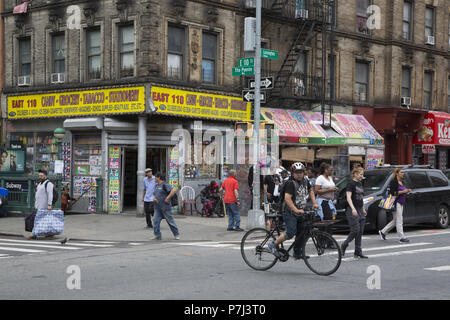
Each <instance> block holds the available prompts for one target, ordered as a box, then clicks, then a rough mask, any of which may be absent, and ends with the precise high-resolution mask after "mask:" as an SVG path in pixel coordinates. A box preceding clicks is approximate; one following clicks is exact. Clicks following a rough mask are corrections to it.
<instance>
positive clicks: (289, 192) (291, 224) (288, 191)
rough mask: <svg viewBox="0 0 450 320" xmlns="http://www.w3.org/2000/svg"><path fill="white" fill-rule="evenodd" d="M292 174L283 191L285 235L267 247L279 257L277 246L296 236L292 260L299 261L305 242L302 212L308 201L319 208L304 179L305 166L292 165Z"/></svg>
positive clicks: (304, 225) (308, 184) (311, 190)
mask: <svg viewBox="0 0 450 320" xmlns="http://www.w3.org/2000/svg"><path fill="white" fill-rule="evenodd" d="M292 173H293V179H291V180H289V181H288V182H287V183H286V186H285V187H284V190H283V194H284V203H283V220H284V222H285V223H286V233H283V234H282V235H281V236H279V237H278V238H277V239H276V240H275V241H272V242H271V243H269V245H268V247H269V249H270V250H271V251H272V253H273V254H274V255H275V256H276V257H280V256H281V255H280V253H279V252H278V245H280V244H281V243H283V242H284V241H286V240H289V239H292V238H293V237H294V236H296V238H297V239H299V241H297V242H296V243H295V247H294V258H295V259H301V258H302V254H303V253H302V252H301V248H302V245H303V242H304V240H305V239H304V237H305V231H306V223H305V222H306V221H305V220H304V217H302V215H303V214H304V213H305V211H304V210H305V209H306V204H307V202H308V199H310V200H311V201H312V204H313V208H314V209H318V208H319V206H318V205H317V203H316V198H315V196H314V191H313V189H312V188H311V185H310V183H309V182H308V181H307V180H306V179H305V166H304V165H303V164H302V163H300V162H297V163H294V164H293V165H292ZM297 216H300V217H297ZM305 258H307V257H305Z"/></svg>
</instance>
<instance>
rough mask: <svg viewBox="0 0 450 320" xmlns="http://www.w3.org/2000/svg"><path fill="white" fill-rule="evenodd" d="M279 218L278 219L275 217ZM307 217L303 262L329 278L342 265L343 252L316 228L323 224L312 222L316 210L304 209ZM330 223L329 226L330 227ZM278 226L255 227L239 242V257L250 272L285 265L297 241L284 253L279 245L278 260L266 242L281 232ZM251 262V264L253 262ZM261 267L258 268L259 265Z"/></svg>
mask: <svg viewBox="0 0 450 320" xmlns="http://www.w3.org/2000/svg"><path fill="white" fill-rule="evenodd" d="M278 216H281V215H280V214H278ZM303 216H304V217H306V222H305V223H306V224H307V226H306V231H305V237H304V239H305V241H304V243H303V251H302V252H303V257H302V259H303V261H304V262H305V264H306V265H307V267H308V268H309V269H310V270H311V271H312V272H314V273H316V274H318V275H321V276H329V275H331V274H333V273H335V272H336V271H337V270H338V269H339V266H340V265H341V259H342V252H341V249H340V246H339V244H338V243H337V241H336V240H335V239H334V238H333V237H332V236H331V235H330V234H328V233H326V232H323V231H319V230H318V228H317V226H318V225H323V222H322V223H320V224H316V223H314V217H315V210H305V213H304V215H303ZM333 223H335V221H330V222H328V224H333ZM280 227H281V226H280V224H279V223H277V224H276V226H275V228H272V229H271V230H270V231H268V230H266V229H264V228H254V229H252V230H249V231H248V232H247V233H246V234H245V235H244V237H243V238H242V241H241V255H242V258H243V259H244V261H245V263H247V265H249V266H250V267H251V268H252V269H255V270H258V271H266V270H269V269H270V268H272V267H273V266H274V265H275V264H276V263H277V262H278V261H281V262H286V261H288V260H289V258H290V257H291V255H290V254H289V253H290V251H291V250H292V248H294V246H295V244H296V241H299V239H295V241H294V242H293V243H292V244H291V246H290V247H289V248H288V249H287V250H286V249H285V248H284V245H283V244H280V245H279V250H278V251H279V252H280V255H281V256H280V257H279V258H277V257H275V256H274V255H273V254H272V252H271V250H270V249H269V248H268V247H267V244H269V241H272V240H275V239H276V236H275V234H276V235H279V234H280V233H281V230H280ZM253 260H254V261H253ZM259 264H260V265H259Z"/></svg>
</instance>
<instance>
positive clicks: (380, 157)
mask: <svg viewBox="0 0 450 320" xmlns="http://www.w3.org/2000/svg"><path fill="white" fill-rule="evenodd" d="M383 164H384V150H383V149H375V148H367V155H366V170H372V169H374V168H375V167H378V166H382V165H383Z"/></svg>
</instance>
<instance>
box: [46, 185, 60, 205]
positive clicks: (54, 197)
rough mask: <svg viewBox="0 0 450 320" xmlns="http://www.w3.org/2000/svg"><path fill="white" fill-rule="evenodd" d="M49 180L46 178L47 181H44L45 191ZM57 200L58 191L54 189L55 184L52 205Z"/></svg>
mask: <svg viewBox="0 0 450 320" xmlns="http://www.w3.org/2000/svg"><path fill="white" fill-rule="evenodd" d="M49 182H50V180H47V182H45V191H46V192H47V185H48V183H49ZM57 201H58V191H56V188H55V186H54V185H53V200H52V205H53V206H54V205H55V204H56V202H57Z"/></svg>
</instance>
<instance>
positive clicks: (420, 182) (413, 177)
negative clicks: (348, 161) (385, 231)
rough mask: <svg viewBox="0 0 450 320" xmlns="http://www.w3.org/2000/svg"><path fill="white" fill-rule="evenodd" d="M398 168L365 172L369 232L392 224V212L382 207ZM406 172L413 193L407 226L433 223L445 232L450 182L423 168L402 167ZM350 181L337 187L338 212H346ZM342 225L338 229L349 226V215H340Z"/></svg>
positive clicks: (408, 201)
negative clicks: (346, 188)
mask: <svg viewBox="0 0 450 320" xmlns="http://www.w3.org/2000/svg"><path fill="white" fill-rule="evenodd" d="M394 168H395V167H379V168H376V169H373V170H370V171H365V172H364V180H363V181H362V183H363V186H364V207H365V209H366V211H367V220H366V229H376V230H381V229H382V228H383V227H384V226H385V225H386V224H387V223H388V222H389V221H390V220H392V214H391V212H386V211H385V210H383V209H381V208H379V207H378V204H379V203H380V200H381V199H382V197H383V195H384V194H385V193H386V191H387V188H388V187H389V184H390V182H391V180H392V174H393V172H394ZM401 168H403V171H404V172H405V175H404V178H403V183H404V185H405V187H406V188H409V189H411V190H412V192H411V193H409V194H407V195H406V204H405V208H404V210H403V223H404V224H405V225H411V224H417V223H431V224H434V225H435V226H437V227H438V228H442V229H445V228H447V227H448V225H449V212H450V181H449V179H448V178H447V177H446V176H445V175H444V173H443V172H442V171H441V170H437V169H429V168H428V167H427V168H425V167H422V166H402V167H401ZM349 179H350V177H346V178H343V179H342V180H340V181H339V182H338V183H337V184H336V186H337V187H338V188H339V190H340V192H339V194H338V197H337V205H336V207H337V209H343V208H344V203H345V201H343V199H345V186H346V185H347V182H348V181H349ZM337 219H339V220H341V222H340V223H339V224H338V225H337V226H339V225H341V226H346V225H347V221H346V218H345V213H342V210H341V212H340V213H339V214H338V218H337Z"/></svg>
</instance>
